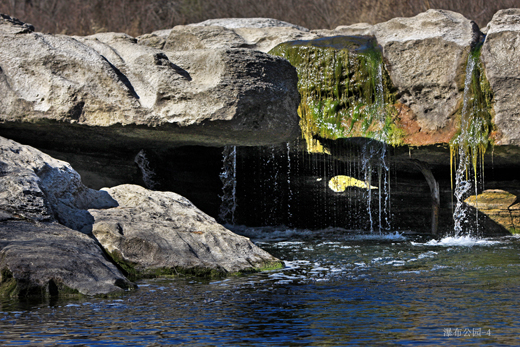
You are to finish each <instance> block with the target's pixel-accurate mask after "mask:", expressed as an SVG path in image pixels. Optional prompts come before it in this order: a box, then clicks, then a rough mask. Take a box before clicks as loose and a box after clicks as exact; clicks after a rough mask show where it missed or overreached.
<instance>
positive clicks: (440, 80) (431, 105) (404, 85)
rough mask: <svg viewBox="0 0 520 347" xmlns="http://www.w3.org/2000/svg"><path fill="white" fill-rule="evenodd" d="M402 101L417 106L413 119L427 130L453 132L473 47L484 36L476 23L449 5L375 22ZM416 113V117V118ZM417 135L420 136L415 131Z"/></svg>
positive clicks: (427, 132)
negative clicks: (404, 16) (409, 16)
mask: <svg viewBox="0 0 520 347" xmlns="http://www.w3.org/2000/svg"><path fill="white" fill-rule="evenodd" d="M374 32H375V36H376V39H377V42H378V43H379V44H380V45H381V46H382V47H383V55H384V59H385V62H386V67H387V69H388V72H389V74H390V77H391V79H392V82H393V84H394V85H395V86H396V87H397V89H398V97H399V102H400V103H402V104H404V105H406V107H407V108H410V109H411V110H412V111H413V117H408V118H410V119H409V121H413V122H414V123H415V122H416V123H417V126H418V128H420V131H421V132H423V133H425V135H426V136H424V138H423V139H422V141H423V142H422V143H413V144H414V145H424V144H430V143H434V142H430V141H429V136H430V134H435V133H444V134H445V135H444V136H442V137H443V138H444V140H443V142H447V141H449V140H450V139H451V137H452V136H453V134H454V132H455V127H456V124H455V117H454V115H455V113H456V112H457V111H458V110H459V107H460V103H461V101H462V97H463V94H462V91H463V89H464V75H465V67H466V63H467V59H468V55H469V52H470V50H471V48H472V47H474V46H475V45H476V44H477V43H478V42H479V40H480V39H481V33H480V31H479V29H478V27H477V25H476V24H475V23H474V22H472V21H470V20H468V19H466V18H465V17H464V16H462V15H460V14H458V13H455V12H451V11H445V10H428V11H426V12H424V13H421V14H419V15H417V16H415V17H411V18H394V19H391V20H389V21H388V22H385V23H380V24H377V25H375V27H374ZM412 118H413V119H412ZM416 137H417V138H418V139H419V137H418V136H416Z"/></svg>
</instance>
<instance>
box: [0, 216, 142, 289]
mask: <svg viewBox="0 0 520 347" xmlns="http://www.w3.org/2000/svg"><path fill="white" fill-rule="evenodd" d="M3 217H4V218H5V217H6V216H5V215H4V216H3ZM133 286H134V285H133V284H132V283H131V282H129V281H128V280H127V279H126V278H125V276H123V274H122V273H121V271H119V270H118V269H117V267H116V266H115V265H114V264H112V263H111V262H110V261H109V260H108V259H107V258H105V256H104V254H103V250H102V249H101V247H100V246H99V244H98V243H97V242H96V241H95V240H93V239H92V238H90V237H88V236H87V235H84V234H82V233H79V232H77V231H75V230H72V229H69V228H67V227H65V226H63V225H60V224H57V223H32V222H27V221H20V220H18V221H17V220H3V218H2V216H0V296H11V297H19V298H20V297H26V296H47V295H50V296H54V295H64V294H65V295H66V294H85V295H113V294H118V293H123V292H124V290H125V289H131V288H133Z"/></svg>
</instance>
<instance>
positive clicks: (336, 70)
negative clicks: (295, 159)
mask: <svg viewBox="0 0 520 347" xmlns="http://www.w3.org/2000/svg"><path fill="white" fill-rule="evenodd" d="M270 53H271V54H274V55H278V56H282V57H284V58H286V59H287V60H289V62H290V63H291V64H292V65H293V66H295V67H296V70H297V72H298V77H299V79H298V90H299V92H300V95H301V97H302V100H301V103H300V107H299V109H298V113H299V115H300V118H301V120H300V127H301V129H302V136H303V138H305V140H306V141H307V143H308V150H309V151H310V152H322V151H323V149H322V148H321V146H320V145H318V144H317V143H316V142H315V141H316V140H314V139H312V137H313V135H319V136H320V137H324V138H330V139H337V138H344V137H355V136H362V137H368V138H373V139H377V140H379V141H383V142H386V143H388V144H391V145H399V144H401V143H402V138H403V136H404V132H403V130H402V129H400V128H399V127H398V125H397V123H396V117H397V110H396V108H395V107H394V106H393V105H394V104H395V101H396V95H395V88H394V87H393V86H392V82H391V81H390V78H389V76H388V73H387V72H386V70H385V69H384V66H383V58H382V54H381V51H380V48H379V47H378V46H377V45H376V42H375V40H374V39H373V38H371V37H363V36H335V37H328V38H321V39H316V40H308V41H291V42H286V43H283V44H280V45H278V46H276V47H275V48H274V49H272V50H271V51H270Z"/></svg>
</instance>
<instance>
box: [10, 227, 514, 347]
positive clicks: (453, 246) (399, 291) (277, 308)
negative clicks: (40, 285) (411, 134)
mask: <svg viewBox="0 0 520 347" xmlns="http://www.w3.org/2000/svg"><path fill="white" fill-rule="evenodd" d="M242 231H245V232H247V233H248V234H249V235H250V236H251V237H253V239H254V240H255V242H256V243H258V244H259V245H260V246H261V247H263V248H264V249H266V250H267V251H269V252H271V253H272V254H273V255H275V256H277V257H279V258H281V259H283V260H284V261H285V265H286V267H285V268H284V269H282V270H277V271H269V272H263V273H257V274H252V275H247V276H241V277H230V278H220V279H204V280H201V279H195V278H177V279H167V280H166V279H150V280H142V281H140V282H138V285H139V289H138V290H136V291H133V292H129V293H127V294H125V295H124V296H122V297H118V298H114V299H101V298H88V297H87V298H80V299H78V298H69V299H51V300H50V301H49V300H46V301H36V302H34V301H33V302H19V301H12V300H6V299H3V300H2V301H1V309H0V332H1V334H0V343H1V344H3V345H7V346H11V345H38V346H46V345H56V344H59V345H85V346H96V345H104V346H142V345H149V346H159V345H183V344H184V345H200V346H213V345H214V346H218V345H243V346H307V345H313V346H314V345H318V346H340V345H394V344H395V345H425V346H428V345H431V346H438V345H450V346H451V345H477V344H478V345H492V346H497V345H504V346H507V345H515V346H517V345H520V336H519V333H520V328H519V323H520V318H519V317H518V312H519V305H518V303H519V301H520V299H519V297H520V238H516V237H503V238H496V239H487V240H472V239H464V238H461V239H444V240H441V241H430V240H428V239H425V238H421V237H419V236H413V235H406V234H399V233H394V234H391V235H387V236H380V235H378V234H375V235H350V234H348V233H347V232H344V231H341V230H325V231H322V232H308V231H299V230H274V231H273V230H269V231H260V230H242Z"/></svg>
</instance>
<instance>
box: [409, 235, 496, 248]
mask: <svg viewBox="0 0 520 347" xmlns="http://www.w3.org/2000/svg"><path fill="white" fill-rule="evenodd" d="M497 243H500V241H492V240H486V239H477V238H475V237H471V236H457V237H454V236H449V237H445V238H443V239H441V240H430V241H428V242H426V243H417V242H412V245H414V246H445V247H453V246H455V247H456V246H460V247H473V246H490V245H494V244H497Z"/></svg>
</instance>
